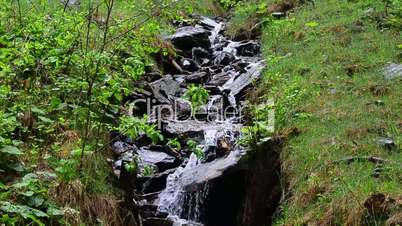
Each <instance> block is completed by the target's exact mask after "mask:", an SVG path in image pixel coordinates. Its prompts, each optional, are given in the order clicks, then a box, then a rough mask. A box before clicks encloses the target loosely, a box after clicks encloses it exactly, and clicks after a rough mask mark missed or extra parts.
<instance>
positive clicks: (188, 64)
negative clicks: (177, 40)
mask: <svg viewBox="0 0 402 226" xmlns="http://www.w3.org/2000/svg"><path fill="white" fill-rule="evenodd" d="M180 64H181V65H180V66H181V67H182V68H183V69H184V70H186V71H190V72H195V71H198V70H200V65H198V64H197V62H195V61H194V60H192V59H188V58H183V59H181V61H180Z"/></svg>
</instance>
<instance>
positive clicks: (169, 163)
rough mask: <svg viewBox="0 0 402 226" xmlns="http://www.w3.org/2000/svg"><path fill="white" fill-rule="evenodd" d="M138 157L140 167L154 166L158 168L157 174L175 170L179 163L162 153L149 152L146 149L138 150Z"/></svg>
mask: <svg viewBox="0 0 402 226" xmlns="http://www.w3.org/2000/svg"><path fill="white" fill-rule="evenodd" d="M138 156H139V158H140V160H139V161H140V163H141V165H155V166H157V167H158V171H159V172H163V171H166V170H168V169H172V168H175V167H177V166H179V165H180V163H181V162H180V161H178V160H177V159H176V158H175V157H174V156H171V155H168V154H166V153H163V152H157V151H151V150H149V148H146V147H143V148H141V149H140V150H138Z"/></svg>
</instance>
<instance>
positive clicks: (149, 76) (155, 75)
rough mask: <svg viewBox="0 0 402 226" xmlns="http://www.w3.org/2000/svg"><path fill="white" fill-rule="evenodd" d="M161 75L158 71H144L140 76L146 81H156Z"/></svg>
mask: <svg viewBox="0 0 402 226" xmlns="http://www.w3.org/2000/svg"><path fill="white" fill-rule="evenodd" d="M162 77H163V76H162V75H161V74H160V73H157V72H150V73H146V74H144V75H143V76H142V78H143V79H144V80H146V81H147V82H153V81H156V80H158V79H161V78H162Z"/></svg>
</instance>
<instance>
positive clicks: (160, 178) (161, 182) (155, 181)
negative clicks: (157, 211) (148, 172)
mask: <svg viewBox="0 0 402 226" xmlns="http://www.w3.org/2000/svg"><path fill="white" fill-rule="evenodd" d="M175 170H176V169H169V170H166V171H165V172H163V173H157V174H155V175H152V176H148V177H142V178H139V179H138V182H139V183H141V184H142V189H141V191H142V192H143V193H144V194H149V193H153V192H159V191H162V190H163V189H165V188H166V179H167V177H168V176H169V174H171V173H173V172H174V171H175Z"/></svg>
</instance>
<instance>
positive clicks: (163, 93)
mask: <svg viewBox="0 0 402 226" xmlns="http://www.w3.org/2000/svg"><path fill="white" fill-rule="evenodd" d="M149 86H150V87H151V90H152V93H153V95H154V97H155V99H156V100H157V101H158V102H160V103H164V104H168V103H170V101H171V100H172V99H173V97H174V96H176V95H178V94H179V93H180V85H179V83H178V82H177V81H175V80H174V79H173V78H172V76H170V75H166V76H165V77H164V78H162V79H159V80H157V81H155V82H152V83H150V84H149Z"/></svg>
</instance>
